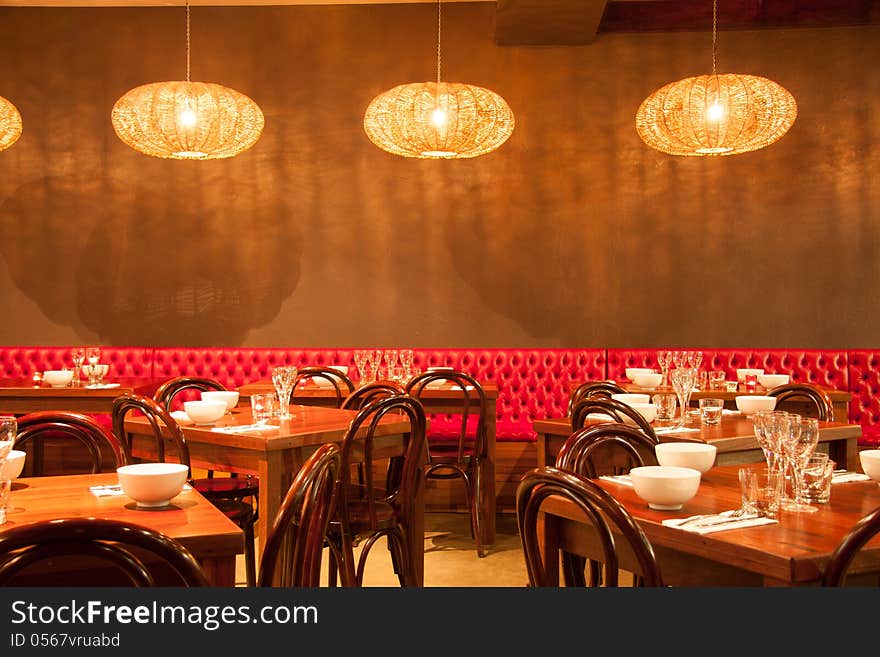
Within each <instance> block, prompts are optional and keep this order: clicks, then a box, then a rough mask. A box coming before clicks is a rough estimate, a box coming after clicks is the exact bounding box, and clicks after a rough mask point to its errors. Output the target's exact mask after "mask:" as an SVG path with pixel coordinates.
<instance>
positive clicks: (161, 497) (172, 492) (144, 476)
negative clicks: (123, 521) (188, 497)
mask: <svg viewBox="0 0 880 657" xmlns="http://www.w3.org/2000/svg"><path fill="white" fill-rule="evenodd" d="M186 472H187V467H186V466H185V465H182V464H180V463H135V464H134V465H124V466H122V467H121V468H116V474H117V475H118V476H119V484H120V486H122V492H124V493H125V494H126V495H128V496H129V497H130V498H131V499H133V500H134V501H135V502H137V505H138V506H139V507H147V508H150V507H160V506H167V505H168V504H169V503H170V502H171V500H172V499H173V498H174V497H175V496H177V495H178V494H179V493H180V491H181V490H182V489H183V485H184V484H185V483H186Z"/></svg>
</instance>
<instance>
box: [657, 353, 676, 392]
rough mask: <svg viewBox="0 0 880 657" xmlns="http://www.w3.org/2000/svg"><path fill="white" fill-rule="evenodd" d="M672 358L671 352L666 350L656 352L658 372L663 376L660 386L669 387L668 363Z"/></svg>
mask: <svg viewBox="0 0 880 657" xmlns="http://www.w3.org/2000/svg"><path fill="white" fill-rule="evenodd" d="M671 358H672V352H671V351H668V350H666V349H664V350H661V351H658V352H657V364H658V365H659V366H660V372H661V373H662V374H663V381H661V382H660V385H661V386H668V385H669V362H670V360H671Z"/></svg>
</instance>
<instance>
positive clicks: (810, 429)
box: [782, 415, 819, 513]
mask: <svg viewBox="0 0 880 657" xmlns="http://www.w3.org/2000/svg"><path fill="white" fill-rule="evenodd" d="M791 417H792V418H797V419H796V420H792V424H791V430H790V431H789V433H788V434H786V435H785V445H784V446H785V454H786V459H787V460H788V462H789V464H790V465H791V475H792V489H793V492H794V499H793V500H790V501H788V502H786V503H785V504H784V505H783V506H782V508H783V509H785V510H786V511H794V512H795V513H813V512H814V511H818V510H819V509H818V508H817V507H815V506H812V505H811V504H808V503H807V501H806V498H805V497H804V468H805V467H806V465H807V461H809V460H810V457H811V456H812V455H813V453H814V452H815V451H816V445H817V444H818V442H819V421H818V420H817V419H815V418H808V417H805V418H801V417H800V416H799V415H792V416H791Z"/></svg>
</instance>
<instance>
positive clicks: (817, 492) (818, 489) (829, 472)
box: [803, 452, 835, 504]
mask: <svg viewBox="0 0 880 657" xmlns="http://www.w3.org/2000/svg"><path fill="white" fill-rule="evenodd" d="M834 466H835V463H834V461H832V460H831V459H830V458H828V455H827V454H825V453H823V452H814V453H813V455H812V456H811V457H810V459H809V460H808V461H807V464H806V465H805V466H804V470H803V485H804V497H805V498H806V499H807V501H809V502H818V503H819V504H825V503H827V502H828V501H829V500H830V499H831V479H832V477H833V476H834Z"/></svg>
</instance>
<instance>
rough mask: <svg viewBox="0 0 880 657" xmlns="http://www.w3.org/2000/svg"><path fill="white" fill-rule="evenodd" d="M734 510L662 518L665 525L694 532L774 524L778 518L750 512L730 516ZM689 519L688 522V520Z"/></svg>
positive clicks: (709, 532)
mask: <svg viewBox="0 0 880 657" xmlns="http://www.w3.org/2000/svg"><path fill="white" fill-rule="evenodd" d="M734 513H736V512H735V511H722V512H721V513H717V514H710V515H703V516H691V517H690V518H670V519H669V520H664V521H663V524H664V525H666V526H667V527H675V528H676V529H682V530H684V531H686V532H693V533H695V534H711V533H712V532H723V531H727V530H728V529H743V528H745V527H757V526H759V525H775V524H776V523H777V522H779V521H778V520H774V519H773V518H765V517H763V516H755V515H752V514H749V515H744V516H742V517H732V515H733V514H734ZM689 521H690V522H689Z"/></svg>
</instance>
